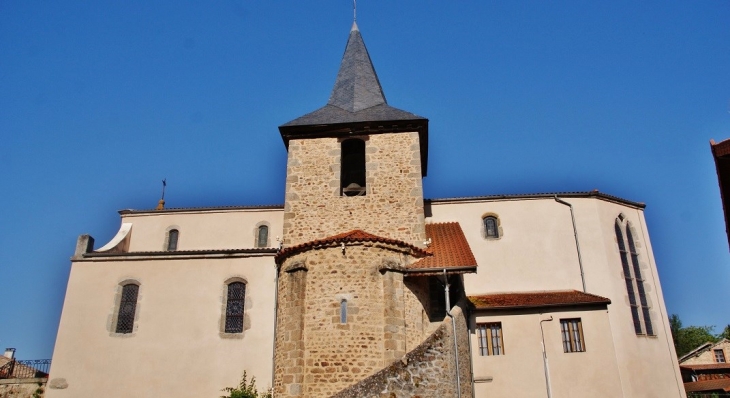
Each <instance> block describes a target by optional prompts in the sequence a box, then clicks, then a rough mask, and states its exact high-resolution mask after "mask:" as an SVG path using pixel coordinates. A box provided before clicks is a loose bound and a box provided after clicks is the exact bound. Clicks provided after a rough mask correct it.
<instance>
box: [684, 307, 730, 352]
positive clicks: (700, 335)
mask: <svg viewBox="0 0 730 398" xmlns="http://www.w3.org/2000/svg"><path fill="white" fill-rule="evenodd" d="M669 328H670V330H671V332H672V340H674V349H675V350H676V351H677V357H682V356H683V355H685V354H687V353H688V352H690V351H692V350H694V349H695V348H697V347H699V346H701V345H702V344H705V343H707V342H711V343H714V342H716V341H718V340H719V339H720V338H722V336H723V335H725V334H726V333H727V334H729V335H730V325H728V326H727V327H726V328H725V330H724V331H723V333H720V334H719V335H717V336H715V335H714V334H712V330H713V329H714V328H715V327H714V326H687V327H682V321H681V320H680V319H679V315H677V314H672V316H670V317H669Z"/></svg>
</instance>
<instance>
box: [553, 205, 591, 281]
mask: <svg viewBox="0 0 730 398" xmlns="http://www.w3.org/2000/svg"><path fill="white" fill-rule="evenodd" d="M554 198H555V201H556V202H558V203H560V204H563V205H566V206H568V207H570V219H571V221H573V236H574V237H575V250H577V251H578V266H579V267H580V281H581V283H582V284H583V293H588V292H587V291H586V278H585V275H584V274H583V258H582V257H581V255H580V243H578V229H577V228H576V227H575V214H574V213H573V205H572V204H570V203H568V202H566V201H564V200H561V199H560V198H558V195H555V196H554Z"/></svg>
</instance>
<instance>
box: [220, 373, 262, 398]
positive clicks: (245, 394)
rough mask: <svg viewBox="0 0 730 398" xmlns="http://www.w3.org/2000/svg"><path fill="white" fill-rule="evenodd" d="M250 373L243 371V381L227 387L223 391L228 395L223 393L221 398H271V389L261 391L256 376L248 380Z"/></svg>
mask: <svg viewBox="0 0 730 398" xmlns="http://www.w3.org/2000/svg"><path fill="white" fill-rule="evenodd" d="M247 378H248V375H247V374H246V372H245V371H244V372H243V377H241V382H240V383H238V387H226V388H224V389H223V390H222V391H223V392H226V393H227V394H226V395H221V397H220V398H271V396H272V394H271V390H269V391H266V392H262V393H259V390H258V389H257V388H256V378H255V377H252V378H251V381H250V382H249V381H247Z"/></svg>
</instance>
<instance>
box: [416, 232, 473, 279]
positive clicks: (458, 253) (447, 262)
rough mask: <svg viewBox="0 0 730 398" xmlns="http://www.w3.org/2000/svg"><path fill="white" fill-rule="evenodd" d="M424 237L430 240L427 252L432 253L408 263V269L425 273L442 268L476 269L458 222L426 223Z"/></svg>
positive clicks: (471, 270) (465, 270) (467, 270)
mask: <svg viewBox="0 0 730 398" xmlns="http://www.w3.org/2000/svg"><path fill="white" fill-rule="evenodd" d="M426 238H428V239H430V240H431V243H430V245H429V247H428V252H429V253H431V254H432V255H431V256H429V257H425V258H422V259H420V260H418V261H416V262H415V263H413V264H411V265H409V266H408V267H407V268H408V269H409V270H412V271H416V270H418V271H421V272H426V273H428V272H431V270H435V271H439V270H442V269H444V268H446V269H452V270H453V269H456V268H459V269H463V270H464V272H469V271H470V272H475V271H476V267H477V260H476V259H475V258H474V254H473V253H472V251H471V247H469V242H467V240H466V236H464V231H462V229H461V226H460V225H459V223H458V222H448V223H437V224H426Z"/></svg>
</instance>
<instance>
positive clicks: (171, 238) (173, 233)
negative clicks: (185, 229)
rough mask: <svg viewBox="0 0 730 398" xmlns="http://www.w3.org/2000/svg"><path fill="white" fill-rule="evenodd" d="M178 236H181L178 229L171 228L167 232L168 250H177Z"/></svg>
mask: <svg viewBox="0 0 730 398" xmlns="http://www.w3.org/2000/svg"><path fill="white" fill-rule="evenodd" d="M178 236H180V232H179V231H178V230H176V229H171V230H169V231H168V232H167V251H169V252H172V251H175V250H177V238H178Z"/></svg>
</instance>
